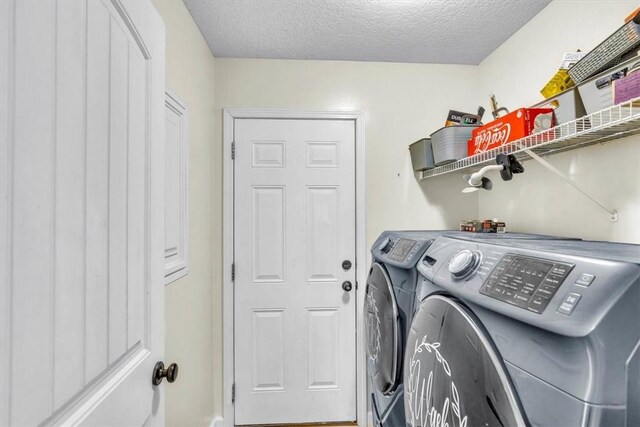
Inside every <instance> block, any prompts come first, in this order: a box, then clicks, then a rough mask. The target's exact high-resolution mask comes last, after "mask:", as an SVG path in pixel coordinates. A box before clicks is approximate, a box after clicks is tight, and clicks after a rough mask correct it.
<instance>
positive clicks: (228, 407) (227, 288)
mask: <svg viewBox="0 0 640 427" xmlns="http://www.w3.org/2000/svg"><path fill="white" fill-rule="evenodd" d="M222 114H223V126H222V142H223V161H222V166H223V186H222V191H223V208H222V211H223V222H222V224H223V232H222V234H223V256H222V259H223V261H222V265H223V267H222V271H223V275H222V311H223V313H222V325H223V328H222V329H223V339H222V343H223V344H222V348H223V356H222V360H223V367H222V370H223V393H222V394H223V399H224V400H223V416H224V423H223V425H224V426H225V427H232V426H233V425H234V421H235V414H234V408H233V404H232V403H231V387H232V385H233V382H234V376H233V357H234V354H233V331H234V318H233V282H232V281H231V264H232V263H233V237H234V234H233V229H234V224H233V213H234V211H233V198H234V182H233V160H232V159H231V143H232V142H233V137H234V120H235V119H250V118H255V119H315V120H353V121H354V122H355V129H356V135H355V138H356V141H355V145H356V263H355V267H356V283H357V284H358V285H359V286H358V288H357V289H356V301H357V306H356V316H357V322H356V358H357V363H356V402H357V420H358V425H359V426H360V427H365V426H366V425H367V392H366V385H367V382H366V370H365V369H366V359H365V342H364V321H363V319H364V317H363V316H362V315H361V313H362V310H363V309H364V294H365V292H364V291H365V283H366V279H367V276H366V273H367V271H366V266H367V248H366V245H367V239H366V222H365V206H366V205H365V178H366V177H365V142H364V141H365V135H364V129H365V124H364V121H365V115H364V113H362V112H358V111H298V110H270V109H243V108H230V109H229V108H225V109H224V110H223V113H222Z"/></svg>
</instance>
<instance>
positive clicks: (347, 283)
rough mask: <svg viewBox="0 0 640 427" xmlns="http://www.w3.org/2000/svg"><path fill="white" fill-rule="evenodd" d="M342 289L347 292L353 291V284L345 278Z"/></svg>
mask: <svg viewBox="0 0 640 427" xmlns="http://www.w3.org/2000/svg"><path fill="white" fill-rule="evenodd" d="M342 289H343V290H344V291H345V292H351V289H353V285H352V284H351V282H350V281H348V280H345V281H344V282H342Z"/></svg>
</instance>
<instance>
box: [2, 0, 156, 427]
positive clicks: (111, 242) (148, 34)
mask: <svg viewBox="0 0 640 427" xmlns="http://www.w3.org/2000/svg"><path fill="white" fill-rule="evenodd" d="M0 43H1V44H0V91H1V94H0V95H1V96H0V425H3V426H9V425H11V426H35V425H62V424H64V425H103V426H105V425H113V426H140V425H144V424H147V425H162V424H163V421H164V420H163V399H162V394H161V388H154V387H153V386H152V384H151V376H152V371H153V366H154V364H155V363H156V361H158V360H161V358H162V356H163V333H164V330H163V326H164V325H163V321H164V315H163V310H164V307H163V302H164V299H163V298H164V297H163V291H164V286H163V244H164V235H163V233H164V224H163V221H164V212H163V197H164V182H163V170H164V161H163V160H164V158H163V155H164V140H163V138H164V24H163V23H162V21H161V19H160V17H159V15H158V14H157V12H156V10H155V9H154V8H153V6H152V5H151V2H150V1H146V0H113V1H108V0H105V1H102V0H74V1H68V0H58V1H54V0H49V1H23V0H3V1H0Z"/></svg>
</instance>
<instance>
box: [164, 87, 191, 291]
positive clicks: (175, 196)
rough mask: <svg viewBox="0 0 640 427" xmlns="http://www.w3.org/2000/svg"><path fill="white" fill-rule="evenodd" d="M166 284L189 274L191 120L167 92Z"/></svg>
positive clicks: (180, 104)
mask: <svg viewBox="0 0 640 427" xmlns="http://www.w3.org/2000/svg"><path fill="white" fill-rule="evenodd" d="M165 107H166V116H165V233H164V235H165V238H164V240H165V246H164V258H165V271H164V275H165V284H167V285H168V284H169V283H172V282H175V281H176V280H178V279H179V278H181V277H184V276H185V275H187V274H188V272H189V256H188V254H189V134H188V129H189V120H188V116H187V104H186V103H185V102H184V101H183V100H181V99H180V98H179V97H178V96H177V95H176V94H174V93H173V92H171V91H169V90H167V92H166V101H165Z"/></svg>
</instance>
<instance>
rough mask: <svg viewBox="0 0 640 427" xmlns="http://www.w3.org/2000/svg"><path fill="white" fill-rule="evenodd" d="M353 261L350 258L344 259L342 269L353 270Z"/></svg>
mask: <svg viewBox="0 0 640 427" xmlns="http://www.w3.org/2000/svg"><path fill="white" fill-rule="evenodd" d="M351 265H352V264H351V261H349V260H348V259H345V260H344V261H342V269H343V270H344V271H349V270H351Z"/></svg>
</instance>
